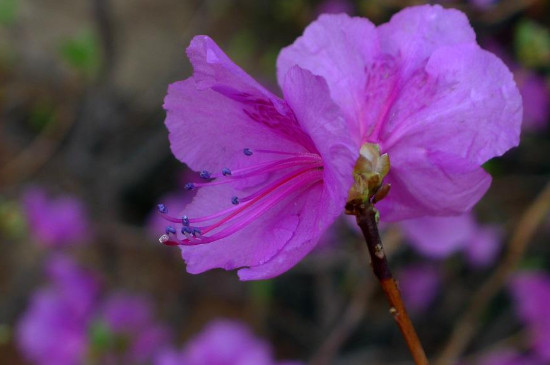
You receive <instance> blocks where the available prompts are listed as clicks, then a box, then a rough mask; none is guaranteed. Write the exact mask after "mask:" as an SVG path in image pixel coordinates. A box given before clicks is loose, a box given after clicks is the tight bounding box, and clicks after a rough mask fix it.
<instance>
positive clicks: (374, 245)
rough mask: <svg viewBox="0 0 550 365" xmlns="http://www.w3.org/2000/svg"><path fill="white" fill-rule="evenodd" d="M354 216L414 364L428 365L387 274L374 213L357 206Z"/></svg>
mask: <svg viewBox="0 0 550 365" xmlns="http://www.w3.org/2000/svg"><path fill="white" fill-rule="evenodd" d="M354 214H355V216H356V218H357V224H358V225H359V227H360V228H361V231H362V232H363V235H364V236H365V240H366V242H367V248H368V250H369V254H370V257H371V266H372V270H373V272H374V275H376V277H377V278H378V280H379V281H380V285H382V290H383V291H384V294H385V295H386V298H387V299H388V301H389V303H390V313H391V314H392V316H393V319H394V320H395V322H396V323H397V326H398V327H399V330H400V331H401V334H402V335H403V338H404V339H405V342H406V343H407V346H408V347H409V351H410V352H411V355H412V357H413V360H414V362H415V364H417V365H428V359H427V357H426V354H425V353H424V349H423V348H422V344H421V343H420V339H419V338H418V335H417V334H416V331H415V329H414V326H413V324H412V322H411V320H410V318H409V315H408V314H407V311H406V309H405V305H404V303H403V300H402V298H401V294H400V292H399V288H398V287H397V282H396V281H395V279H394V278H393V276H392V273H391V271H390V268H389V265H388V261H387V259H386V254H385V253H384V247H383V246H382V241H381V240H380V234H379V233H378V225H377V223H376V210H375V208H374V206H373V205H372V204H368V205H366V204H357V205H356V206H355V207H354Z"/></svg>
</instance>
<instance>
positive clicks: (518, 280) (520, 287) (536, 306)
mask: <svg viewBox="0 0 550 365" xmlns="http://www.w3.org/2000/svg"><path fill="white" fill-rule="evenodd" d="M510 290H511V293H512V297H513V298H514V301H515V304H516V310H517V313H518V315H519V318H520V319H521V320H522V321H523V322H524V324H525V325H526V326H527V328H528V329H529V332H530V337H531V344H532V347H533V350H534V352H535V353H536V354H537V355H538V357H540V359H541V360H544V362H545V363H548V362H550V346H549V344H550V317H549V316H548V303H550V275H549V274H547V273H545V272H536V271H532V272H522V273H519V274H517V275H516V276H515V277H514V278H513V280H512V281H511V283H510Z"/></svg>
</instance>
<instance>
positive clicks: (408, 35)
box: [377, 5, 476, 75]
mask: <svg viewBox="0 0 550 365" xmlns="http://www.w3.org/2000/svg"><path fill="white" fill-rule="evenodd" d="M377 31H378V36H379V41H380V45H381V47H382V52H383V53H385V54H388V55H392V56H393V57H398V58H400V59H401V60H402V64H403V67H404V71H405V72H404V74H405V75H407V74H409V71H412V70H415V69H418V68H419V67H422V65H423V64H424V62H425V60H426V59H427V58H428V57H429V56H430V55H431V54H432V53H433V52H434V51H435V50H437V49H438V48H440V47H444V46H456V45H459V44H463V43H475V39H476V36H475V33H474V31H473V29H472V27H471V26H470V23H469V22H468V18H466V15H464V13H462V12H460V11H458V10H455V9H444V8H442V7H441V6H439V5H434V6H431V5H423V6H413V7H408V8H405V9H403V10H401V11H400V12H398V13H397V14H395V15H394V16H393V17H392V18H391V20H390V21H389V22H388V23H385V24H382V25H380V26H379V27H378V29H377Z"/></svg>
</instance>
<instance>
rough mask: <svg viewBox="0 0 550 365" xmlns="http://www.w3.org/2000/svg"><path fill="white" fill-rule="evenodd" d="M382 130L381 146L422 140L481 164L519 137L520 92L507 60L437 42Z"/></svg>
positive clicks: (469, 47) (421, 143) (417, 143)
mask: <svg viewBox="0 0 550 365" xmlns="http://www.w3.org/2000/svg"><path fill="white" fill-rule="evenodd" d="M401 82H402V84H403V85H402V86H401V89H400V95H399V96H398V97H397V99H396V102H395V104H394V105H393V106H392V108H391V110H390V112H389V113H388V114H389V115H390V117H389V118H388V120H387V121H386V122H385V124H384V126H383V127H382V128H383V132H382V133H381V139H382V145H383V146H384V148H383V149H384V151H385V152H388V153H390V158H392V157H393V161H395V157H394V156H392V154H391V150H392V148H393V146H394V145H396V144H400V145H409V146H425V147H427V148H430V149H432V150H440V151H445V152H446V153H452V154H454V155H457V156H461V157H463V158H467V159H468V160H470V161H472V162H475V163H478V164H481V163H483V162H485V161H487V160H488V159H489V158H491V157H494V156H499V155H501V154H503V153H504V152H506V151H507V150H508V149H509V148H510V147H512V146H516V145H517V144H518V143H519V133H520V126H521V119H522V107H521V96H520V95H519V92H518V89H517V87H516V85H515V82H514V80H513V78H512V74H511V73H510V71H509V70H508V69H507V68H506V66H505V65H504V64H503V63H502V61H500V60H499V59H498V58H497V57H496V56H494V55H493V54H491V53H489V52H486V51H484V50H482V49H480V48H479V47H478V46H477V45H474V44H468V45H462V46H455V47H441V48H439V49H438V50H436V51H435V52H434V53H433V55H432V56H431V57H430V59H429V60H428V62H427V64H426V66H425V68H423V69H421V70H417V72H416V73H414V74H412V76H411V77H410V78H409V79H408V80H402V81H401Z"/></svg>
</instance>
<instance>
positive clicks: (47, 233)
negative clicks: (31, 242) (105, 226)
mask: <svg viewBox="0 0 550 365" xmlns="http://www.w3.org/2000/svg"><path fill="white" fill-rule="evenodd" d="M23 206H24V209H25V214H26V216H27V220H28V223H29V228H30V231H31V233H32V235H33V236H34V237H35V238H36V240H37V241H38V242H39V243H41V244H43V245H44V246H49V247H62V246H69V245H77V244H82V243H87V242H89V240H88V238H89V222H88V216H87V214H86V210H85V208H84V205H83V204H82V202H81V201H80V200H78V199H76V198H74V197H71V196H63V197H59V198H57V199H52V198H49V197H48V196H47V195H46V192H45V191H44V190H43V189H41V188H38V187H33V188H29V189H28V190H27V191H25V193H24V196H23Z"/></svg>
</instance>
